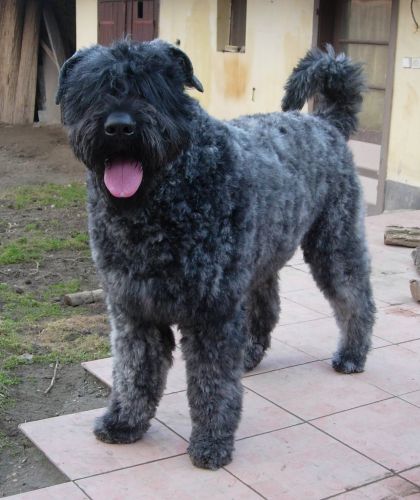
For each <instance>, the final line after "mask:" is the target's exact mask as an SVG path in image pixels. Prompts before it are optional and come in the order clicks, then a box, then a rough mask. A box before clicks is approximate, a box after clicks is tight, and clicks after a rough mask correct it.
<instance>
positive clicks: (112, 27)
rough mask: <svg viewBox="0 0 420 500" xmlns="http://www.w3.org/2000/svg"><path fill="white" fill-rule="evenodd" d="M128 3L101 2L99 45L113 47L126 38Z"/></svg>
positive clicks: (115, 1) (100, 0) (118, 0)
mask: <svg viewBox="0 0 420 500" xmlns="http://www.w3.org/2000/svg"><path fill="white" fill-rule="evenodd" d="M126 20H127V3H126V2H125V1H121V0H111V1H110V0H99V3H98V43H99V44H100V45H111V43H112V42H114V41H115V40H119V39H121V38H123V37H125V36H126V34H127V31H126Z"/></svg>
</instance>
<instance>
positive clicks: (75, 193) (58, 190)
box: [3, 184, 86, 210]
mask: <svg viewBox="0 0 420 500" xmlns="http://www.w3.org/2000/svg"><path fill="white" fill-rule="evenodd" d="M3 199H4V200H5V201H11V202H12V203H13V207H14V208H16V209H18V210H21V209H24V208H36V207H50V206H52V205H53V206H54V207H56V208H67V207H72V206H80V205H81V204H83V203H85V202H86V186H84V185H83V184H67V185H65V186H62V185H58V184H41V185H36V186H22V187H19V188H17V189H15V190H13V191H9V192H8V193H7V194H6V195H5V196H4V197H3Z"/></svg>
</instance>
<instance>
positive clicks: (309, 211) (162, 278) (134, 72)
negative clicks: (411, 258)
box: [57, 40, 375, 469]
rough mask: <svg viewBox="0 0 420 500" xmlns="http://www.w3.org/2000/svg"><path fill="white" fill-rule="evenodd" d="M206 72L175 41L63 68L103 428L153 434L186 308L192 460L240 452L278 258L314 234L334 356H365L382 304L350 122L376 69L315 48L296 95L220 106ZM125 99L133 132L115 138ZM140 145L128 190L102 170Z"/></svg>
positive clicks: (87, 53)
mask: <svg viewBox="0 0 420 500" xmlns="http://www.w3.org/2000/svg"><path fill="white" fill-rule="evenodd" d="M186 86H187V87H195V88H196V89H197V90H200V91H202V90H203V89H202V86H201V84H200V82H199V81H198V80H197V78H196V77H195V76H194V73H193V68H192V65H191V62H190V60H189V59H188V57H187V56H186V55H185V54H184V53H183V52H181V51H180V50H179V49H177V48H175V47H173V46H171V45H169V44H167V43H165V42H162V41H158V40H157V41H153V42H150V43H141V44H137V43H131V42H127V41H123V42H119V43H117V44H115V45H113V46H112V47H110V48H105V47H101V46H93V47H91V48H88V49H84V50H81V51H79V52H77V53H76V54H75V55H74V56H73V57H72V58H71V59H69V60H68V61H67V62H66V63H65V65H64V66H63V68H62V72H61V77H60V88H59V91H58V94H57V101H58V102H61V105H62V111H63V118H64V122H65V124H66V125H67V127H68V130H69V137H70V143H71V145H72V147H73V149H74V152H75V154H76V155H77V157H78V158H79V159H80V160H81V161H83V162H84V163H85V164H86V166H87V167H88V192H89V201H88V211H89V233H90V241H91V248H92V255H93V259H94V261H95V263H96V266H97V268H98V271H99V274H100V277H101V279H102V282H103V286H104V288H105V291H106V297H107V304H108V310H109V316H110V322H111V326H112V335H111V338H112V346H113V354H114V373H113V377H114V383H113V392H112V397H111V401H110V404H109V408H108V410H107V412H106V414H105V415H104V416H103V417H102V418H101V419H99V420H98V421H97V423H96V427H95V434H96V436H97V437H98V438H99V439H101V440H103V441H106V442H111V443H127V442H132V441H135V440H137V439H140V438H141V437H142V435H143V434H144V432H145V431H146V430H147V429H148V427H149V425H150V420H151V418H152V417H153V416H154V415H155V411H156V407H157V405H158V403H159V400H160V398H161V396H162V393H163V390H164V387H165V382H166V376H167V372H168V369H169V368H170V366H171V362H172V350H173V348H174V337H173V332H172V330H171V326H170V325H173V324H175V323H176V324H178V325H179V328H180V330H181V333H182V349H183V353H184V357H185V359H186V365H187V376H188V398H189V404H190V409H191V418H192V422H193V430H192V435H191V439H190V445H189V453H190V456H191V459H192V461H193V463H194V464H196V465H198V466H201V467H206V468H211V469H216V468H218V467H220V466H222V465H225V464H227V463H228V462H229V461H230V460H231V455H232V450H233V442H234V433H235V430H236V428H237V425H238V422H239V419H240V415H241V404H242V388H241V381H240V378H241V374H242V373H243V370H244V368H245V369H247V370H250V369H252V368H254V367H255V366H256V365H257V364H258V363H259V362H260V361H261V359H262V357H263V356H264V353H265V351H266V349H267V348H268V347H269V345H270V332H271V330H272V329H273V327H274V325H275V324H276V322H277V320H278V315H279V310H280V305H279V296H278V279H277V273H278V271H279V269H280V268H281V267H282V266H284V264H285V263H286V262H287V261H288V260H289V259H290V257H291V256H292V255H293V253H294V252H295V250H296V248H297V247H298V246H299V245H301V246H302V248H303V251H304V256H305V259H306V261H307V262H308V263H309V265H310V266H311V270H312V273H313V275H314V277H315V280H316V282H317V283H318V285H319V287H320V289H321V290H322V291H323V292H324V294H325V295H326V297H327V298H328V299H329V300H330V302H331V305H332V307H333V308H334V311H335V315H336V318H337V323H338V326H339V328H340V332H341V342H340V345H339V349H338V351H337V353H336V354H335V355H334V358H333V366H334V368H335V369H336V370H338V371H341V372H345V373H351V372H358V371H362V370H363V367H364V363H365V359H366V354H367V352H368V350H369V347H370V336H371V331H372V326H373V322H374V310H375V307H374V303H373V300H372V294H371V287H370V283H369V272H370V271H369V257H368V253H367V250H366V244H365V238H364V230H363V209H362V199H361V194H360V186H359V182H358V180H357V175H356V172H355V167H354V163H353V159H352V154H351V152H350V151H349V148H348V147H347V144H346V138H348V136H349V134H350V133H351V132H352V131H353V130H354V129H355V127H356V123H357V121H356V113H357V111H358V110H359V108H360V103H361V91H362V87H363V81H362V76H361V70H360V67H358V66H357V65H354V64H352V63H351V62H350V61H349V60H348V59H347V58H345V57H344V56H338V57H337V58H336V57H335V55H334V54H333V52H332V50H331V49H329V50H328V52H327V53H322V52H319V51H312V52H309V53H308V55H307V56H306V57H305V58H304V59H303V60H302V61H301V62H300V63H299V65H298V66H297V68H295V70H294V73H293V74H292V76H291V78H290V79H289V82H288V84H287V86H286V96H285V98H284V101H283V107H284V109H285V110H286V109H287V110H293V109H298V108H299V109H300V108H301V107H302V106H303V104H304V101H305V100H306V99H307V98H308V97H310V96H311V95H317V96H318V102H319V107H318V110H317V111H316V112H315V113H314V114H312V115H307V114H306V115H304V114H300V113H298V112H297V111H290V112H287V113H271V114H265V115H254V116H245V117H242V118H238V119H235V120H233V121H220V120H217V119H215V118H213V117H211V116H209V115H208V114H207V113H206V112H205V111H204V110H203V109H202V108H201V107H200V106H199V104H198V103H197V102H196V101H195V100H194V99H193V98H192V97H190V95H189V94H187V93H186V92H185V87H186ZM115 111H118V112H123V113H126V114H128V115H129V116H130V117H132V119H133V120H134V122H135V132H134V134H132V135H130V136H127V137H118V138H115V137H113V136H112V137H110V136H108V135H107V134H105V133H104V123H105V121H106V119H107V117H108V116H109V115H110V113H113V112H115ZM115 154H119V155H121V154H124V155H125V157H129V158H132V159H134V160H136V161H139V162H140V163H141V165H142V167H143V172H144V176H143V181H142V183H141V186H140V188H139V190H138V191H137V193H136V194H135V195H134V196H132V197H131V198H125V199H118V198H114V197H113V196H112V195H111V194H110V192H109V191H108V190H107V188H106V186H105V184H104V180H103V179H104V171H105V168H106V163H107V159H108V158H110V157H112V156H113V155H115Z"/></svg>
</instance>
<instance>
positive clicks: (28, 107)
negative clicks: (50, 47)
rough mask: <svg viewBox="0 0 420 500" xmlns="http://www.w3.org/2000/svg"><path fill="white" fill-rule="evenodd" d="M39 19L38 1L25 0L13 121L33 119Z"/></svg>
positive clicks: (26, 121) (30, 120)
mask: <svg viewBox="0 0 420 500" xmlns="http://www.w3.org/2000/svg"><path fill="white" fill-rule="evenodd" d="M40 20H41V8H40V3H39V2H38V1H37V0H27V4H26V12H25V22H24V25H23V36H22V50H21V53H20V64H19V76H18V83H17V89H16V101H15V110H14V113H13V123H32V122H33V120H34V111H35V96H36V77H37V69H38V46H39V29H40Z"/></svg>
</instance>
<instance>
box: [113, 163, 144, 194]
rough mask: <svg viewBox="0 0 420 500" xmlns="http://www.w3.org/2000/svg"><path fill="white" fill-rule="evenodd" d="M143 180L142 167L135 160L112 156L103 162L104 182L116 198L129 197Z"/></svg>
mask: <svg viewBox="0 0 420 500" xmlns="http://www.w3.org/2000/svg"><path fill="white" fill-rule="evenodd" d="M142 180H143V167H142V165H141V163H140V162H139V161H137V160H133V159H127V158H112V159H110V160H107V161H106V163H105V173H104V183H105V186H106V187H107V189H108V191H109V192H110V193H111V194H112V196H115V197H116V198H130V197H131V196H133V195H134V194H135V193H136V192H137V190H138V189H139V187H140V184H141V181H142Z"/></svg>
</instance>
